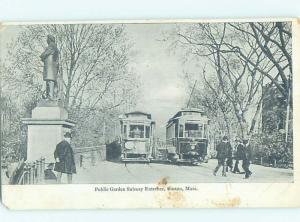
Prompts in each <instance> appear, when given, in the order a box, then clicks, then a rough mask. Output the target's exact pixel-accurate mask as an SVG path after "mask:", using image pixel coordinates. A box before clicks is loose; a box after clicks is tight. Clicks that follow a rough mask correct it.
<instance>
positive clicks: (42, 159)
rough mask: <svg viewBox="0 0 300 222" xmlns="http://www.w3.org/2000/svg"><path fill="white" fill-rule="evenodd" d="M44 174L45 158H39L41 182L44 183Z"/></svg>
mask: <svg viewBox="0 0 300 222" xmlns="http://www.w3.org/2000/svg"><path fill="white" fill-rule="evenodd" d="M44 174H45V158H44V157H42V158H41V181H44Z"/></svg>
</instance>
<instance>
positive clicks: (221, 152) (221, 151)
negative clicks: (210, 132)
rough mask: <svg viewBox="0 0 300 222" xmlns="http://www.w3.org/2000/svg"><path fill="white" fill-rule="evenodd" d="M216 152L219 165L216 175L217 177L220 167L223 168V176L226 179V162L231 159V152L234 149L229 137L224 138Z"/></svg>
mask: <svg viewBox="0 0 300 222" xmlns="http://www.w3.org/2000/svg"><path fill="white" fill-rule="evenodd" d="M216 150H217V159H218V165H217V167H216V169H215V170H214V175H215V176H216V175H217V172H218V170H219V169H220V167H223V169H222V176H223V177H226V162H227V160H228V158H229V157H230V158H231V152H232V148H231V145H230V143H229V139H228V137H227V136H224V137H223V139H222V142H221V143H219V144H218V145H217V147H216Z"/></svg>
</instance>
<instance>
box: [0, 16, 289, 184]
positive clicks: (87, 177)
mask: <svg viewBox="0 0 300 222" xmlns="http://www.w3.org/2000/svg"><path fill="white" fill-rule="evenodd" d="M292 41H293V25H292V21H291V20H278V21H274V20H272V21H254V22H252V21H251V22H248V21H238V22H235V21H228V22H165V23H160V22H157V23H78V24H77V23H53V24H51V23H44V24H8V25H4V26H1V31H0V103H1V105H0V116H1V119H0V120H1V121H0V146H1V183H2V184H3V185H65V184H158V185H159V186H160V185H165V184H169V183H171V184H177V183H187V184H194V183H293V182H294V157H293V155H294V153H293V150H294V146H293V64H294V63H293V59H292V58H293V47H292ZM191 189H192V188H191Z"/></svg>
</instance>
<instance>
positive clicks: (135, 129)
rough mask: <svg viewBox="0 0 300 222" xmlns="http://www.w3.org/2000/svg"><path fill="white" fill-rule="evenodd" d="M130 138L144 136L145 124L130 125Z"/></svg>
mask: <svg viewBox="0 0 300 222" xmlns="http://www.w3.org/2000/svg"><path fill="white" fill-rule="evenodd" d="M129 137H130V138H144V125H130V131H129Z"/></svg>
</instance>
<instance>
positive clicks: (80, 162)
mask: <svg viewBox="0 0 300 222" xmlns="http://www.w3.org/2000/svg"><path fill="white" fill-rule="evenodd" d="M82 162H83V155H82V154H80V155H79V167H82Z"/></svg>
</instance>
